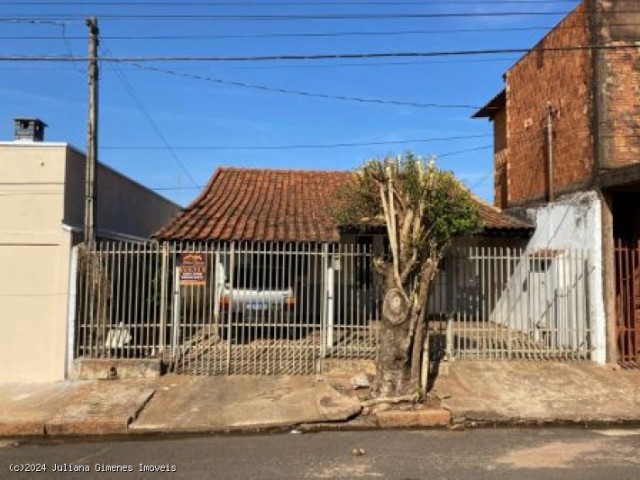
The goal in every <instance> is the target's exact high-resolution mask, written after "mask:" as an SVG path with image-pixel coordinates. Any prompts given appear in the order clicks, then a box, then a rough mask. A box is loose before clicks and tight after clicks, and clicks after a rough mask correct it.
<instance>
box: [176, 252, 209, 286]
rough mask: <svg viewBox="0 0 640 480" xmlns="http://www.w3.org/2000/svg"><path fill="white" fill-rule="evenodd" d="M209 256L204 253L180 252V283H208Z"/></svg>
mask: <svg viewBox="0 0 640 480" xmlns="http://www.w3.org/2000/svg"><path fill="white" fill-rule="evenodd" d="M206 283H207V256H206V255H205V254H204V253H195V252H185V253H181V254H180V285H206Z"/></svg>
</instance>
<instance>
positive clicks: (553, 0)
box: [3, 0, 579, 8]
mask: <svg viewBox="0 0 640 480" xmlns="http://www.w3.org/2000/svg"><path fill="white" fill-rule="evenodd" d="M561 3H571V4H577V3H579V1H578V0H491V1H487V0H484V1H483V0H477V1H476V0H447V4H450V5H496V4H504V5H556V4H561ZM441 4H442V2H441V0H426V1H425V0H422V1H413V2H408V1H397V2H392V1H370V0H369V1H367V0H365V1H362V2H348V1H344V2H343V1H333V2H326V1H325V2H318V1H309V2H291V1H284V2H259V3H258V2H246V1H238V2H210V1H205V2H190V1H179V3H176V0H173V1H152V2H139V1H138V2H129V1H124V2H104V1H95V2H87V1H84V2H83V1H78V2H4V4H3V5H5V6H18V7H28V6H36V7H44V6H91V7H96V6H113V7H127V6H154V7H155V6H167V7H180V8H183V7H237V6H242V7H259V8H261V7H310V6H314V7H319V6H334V7H338V6H350V7H357V6H366V7H375V6H403V7H404V6H416V7H420V6H428V5H441Z"/></svg>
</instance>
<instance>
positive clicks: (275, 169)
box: [216, 165, 353, 175]
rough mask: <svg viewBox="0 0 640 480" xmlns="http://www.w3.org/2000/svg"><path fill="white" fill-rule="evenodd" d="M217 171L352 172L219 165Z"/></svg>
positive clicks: (343, 171)
mask: <svg viewBox="0 0 640 480" xmlns="http://www.w3.org/2000/svg"><path fill="white" fill-rule="evenodd" d="M218 171H237V172H271V173H331V174H336V173H339V174H345V175H346V174H351V173H353V170H321V169H314V168H312V169H306V168H255V167H234V166H224V165H220V166H218V167H216V173H217V172H218Z"/></svg>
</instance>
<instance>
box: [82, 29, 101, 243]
mask: <svg viewBox="0 0 640 480" xmlns="http://www.w3.org/2000/svg"><path fill="white" fill-rule="evenodd" d="M86 24H87V27H89V124H88V129H87V168H86V175H85V202H84V242H85V245H86V246H87V247H88V248H92V247H93V246H94V245H95V241H96V212H97V209H96V187H97V183H96V164H97V163H98V33H99V30H98V20H97V18H96V17H91V18H88V19H87V21H86Z"/></svg>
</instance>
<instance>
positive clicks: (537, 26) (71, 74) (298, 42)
mask: <svg viewBox="0 0 640 480" xmlns="http://www.w3.org/2000/svg"><path fill="white" fill-rule="evenodd" d="M143 2H148V3H149V4H148V5H139V3H143ZM30 3H37V5H30ZM127 3H129V4H127ZM133 3H136V2H133ZM137 3H138V4H136V5H133V4H131V3H130V2H122V1H121V0H120V3H119V4H118V1H114V2H100V1H94V2H73V1H68V2H64V1H50V2H46V1H39V2H35V1H34V0H26V1H22V2H20V1H16V2H11V1H10V0H3V2H2V3H0V18H2V19H4V20H3V21H0V52H2V55H14V54H15V55H75V56H86V52H87V40H86V35H87V28H86V26H85V25H84V21H83V17H86V16H89V15H96V16H97V17H98V20H99V24H100V34H101V36H102V37H103V40H102V43H101V49H100V54H101V55H102V56H105V57H109V56H114V57H148V56H152V57H162V56H192V57H193V56H252V55H279V54H321V53H373V52H411V51H422V52H426V51H453V50H478V49H513V48H530V47H532V46H533V45H534V44H535V43H536V42H537V41H538V40H539V39H540V38H541V37H542V36H543V35H544V34H545V33H546V32H547V31H548V30H549V29H550V28H552V27H553V26H554V25H555V24H556V23H557V22H558V21H559V20H560V19H561V18H562V17H563V16H564V14H565V13H566V12H568V11H570V10H571V9H572V8H574V7H575V6H576V5H577V3H578V2H576V1H564V0H556V1H543V0H531V1H524V0H523V1H521V2H515V1H505V2H500V1H493V2H492V1H480V0H478V1H475V2H474V1H462V0H457V1H453V0H452V1H450V2H437V1H429V0H407V1H405V2H402V1H399V2H382V1H381V0H371V1H370V2H366V1H365V0H359V1H358V0H356V1H353V2H351V1H344V2H337V1H336V0H327V1H325V2H322V1H315V2H314V1H312V0H309V1H307V2H305V1H302V0H298V1H288V2H285V1H284V0H272V1H271V0H270V1H266V0H265V1H264V2H262V1H258V0H254V1H241V0H239V1H237V2H223V1H222V0H194V1H192V2H184V3H180V2H178V1H176V2H174V3H173V4H171V2H168V1H166V0H156V1H153V0H141V1H140V2H137ZM197 3H201V4H202V5H195V4H197ZM277 3H281V4H280V5H278V4H277ZM374 3H383V4H377V5H373V4H374ZM45 4H46V5H45ZM216 4H217V5H216ZM498 12H511V13H518V14H519V15H508V16H506V15H505V16H462V17H435V18H433V17H431V18H429V17H418V18H415V17H414V18H406V17H405V18H390V17H389V16H390V15H406V14H414V15H416V14H417V15H425V14H430V13H463V14H481V13H498ZM552 12H558V13H556V14H548V13H552ZM536 13H538V14H543V15H534V14H536ZM378 14H387V17H386V18H373V19H372V18H346V19H336V18H332V19H325V20H321V19H309V18H298V19H295V20H292V19H288V20H283V19H278V20H275V19H271V20H266V19H260V20H246V19H242V20H239V19H234V20H231V19H219V18H217V19H214V18H212V17H211V16H214V15H239V16H246V15H303V16H319V15H320V16H321V15H330V16H331V15H343V16H353V15H360V16H364V15H378ZM118 15H120V16H122V15H133V16H137V17H136V18H129V19H125V18H122V17H119V18H115V17H114V16H118ZM162 15H168V16H171V15H190V17H189V18H175V17H174V18H171V19H169V18H158V17H155V18H154V17H153V16H162ZM206 16H209V17H206ZM9 19H22V20H21V21H18V22H16V21H9ZM32 20H37V21H32ZM465 30H466V31H465ZM408 32H412V33H408ZM365 33H366V34H365ZM327 34H330V35H327ZM24 37H28V38H24ZM33 37H46V38H41V39H33ZM110 37H113V38H110ZM117 37H127V38H117ZM131 37H162V38H131ZM166 37H171V38H166ZM519 56H520V55H513V54H495V55H482V56H455V57H448V56H447V57H436V58H385V59H377V60H376V59H349V60H318V61H310V60H306V61H270V62H249V61H246V62H224V63H223V62H202V61H200V62H154V63H149V64H146V63H145V64H144V66H146V67H153V68H157V69H162V70H168V71H171V72H174V73H173V74H169V73H163V72H159V71H157V70H151V69H149V68H141V67H140V66H136V65H132V64H130V63H117V64H115V63H107V62H104V63H103V64H102V65H101V82H100V132H99V133H100V151H99V160H100V161H101V162H102V163H105V164H107V165H110V166H112V167H114V168H116V169H117V170H119V171H121V172H123V173H124V174H126V175H128V176H129V177H131V178H133V179H135V180H137V181H139V182H140V183H142V184H144V185H147V186H149V187H151V188H157V189H159V190H158V191H159V192H161V193H162V194H163V195H165V196H167V197H169V198H171V199H173V200H175V201H176V202H178V203H180V204H182V205H185V204H187V203H188V202H189V201H191V200H192V199H193V198H194V197H195V196H196V195H197V193H198V191H199V190H198V188H197V187H198V186H202V185H204V184H205V183H206V181H207V180H208V178H209V177H210V175H211V174H212V173H213V171H214V170H215V168H216V167H218V166H239V167H261V168H300V169H332V170H344V169H352V168H355V167H357V166H358V165H360V164H361V163H362V162H363V161H364V160H366V159H367V158H371V157H376V156H378V157H379V156H384V155H386V154H390V153H400V152H402V151H405V150H412V151H414V152H416V153H418V154H421V155H425V156H427V155H429V154H435V155H443V157H442V158H441V159H439V160H438V161H437V163H438V165H439V166H440V167H441V168H445V169H450V170H453V171H454V172H455V173H456V174H457V175H458V176H459V177H460V178H461V179H462V180H463V181H465V183H466V184H467V185H469V186H470V187H471V188H472V189H473V190H474V191H475V192H476V193H477V194H478V195H480V196H481V197H483V198H485V199H487V200H492V195H493V186H492V180H493V178H492V147H491V145H492V137H491V133H492V126H491V124H490V123H489V122H487V121H484V120H472V119H471V118H470V117H471V115H472V114H473V112H474V109H473V108H466V107H465V108H424V107H417V106H408V105H393V104H376V103H362V102H355V101H345V100H336V99H324V98H316V97H307V96H300V95H291V94H284V93H277V92H271V91H264V90H259V89H255V88H247V87H239V86H233V85H228V84H221V83H219V82H215V81H214V80H221V81H223V82H240V83H247V84H252V85H258V86H266V87H270V88H276V89H278V88H279V89H285V90H295V91H306V92H311V93H321V94H328V95H332V96H348V97H363V98H370V99H383V100H393V101H399V102H408V103H420V104H433V103H436V104H446V105H469V106H481V105H483V104H484V103H485V102H486V101H487V100H489V99H490V98H491V97H493V96H494V95H495V94H496V93H498V92H499V91H500V90H501V89H502V86H503V84H502V74H503V73H504V72H505V71H506V70H507V69H508V68H509V67H510V66H511V65H512V64H513V63H514V62H515V61H516V60H517V59H518V58H519ZM194 76H197V77H201V78H193V77H194ZM202 77H206V78H207V79H208V80H204V79H202ZM87 96H88V93H87V77H86V64H85V63H84V62H80V61H77V62H62V63H59V62H7V61H4V62H0V140H10V139H11V136H12V133H13V132H12V122H11V120H12V118H14V117H16V116H30V117H31V116H32V117H40V118H42V119H43V120H44V121H46V122H47V123H48V124H49V128H48V130H47V133H46V136H47V140H51V141H65V142H69V143H71V144H73V145H76V146H77V147H79V148H81V149H82V150H84V149H85V145H86V118H87V113H86V111H87ZM449 137H463V138H459V139H458V140H440V141H430V142H425V141H411V142H406V141H407V140H426V139H432V138H449ZM396 141H397V142H404V143H397V144H391V143H388V144H387V143H384V142H396ZM374 142H377V143H383V144H378V145H355V146H353V145H350V146H345V145H344V144H353V143H356V144H362V143H374ZM335 144H342V146H340V147H329V146H330V145H335ZM167 145H169V146H170V147H171V149H168V148H166V146H167ZM140 147H144V148H140ZM146 147H153V148H151V149H147V148H146ZM264 147H268V148H264ZM299 147H305V148H299ZM472 149H475V150H474V151H469V152H463V153H457V154H453V155H447V154H451V153H455V152H459V151H461V150H472ZM185 170H186V171H185Z"/></svg>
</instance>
